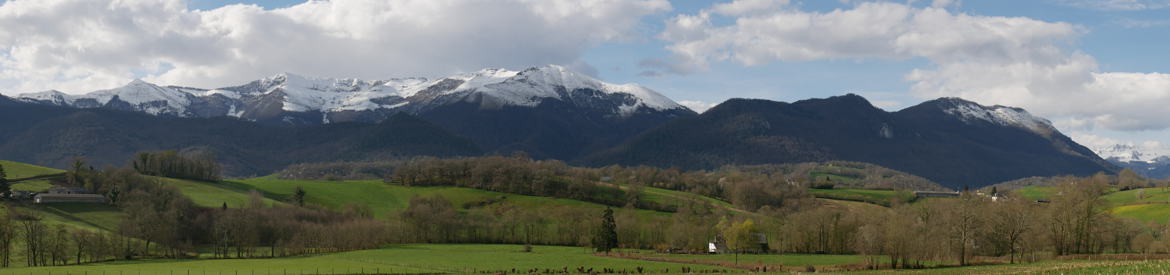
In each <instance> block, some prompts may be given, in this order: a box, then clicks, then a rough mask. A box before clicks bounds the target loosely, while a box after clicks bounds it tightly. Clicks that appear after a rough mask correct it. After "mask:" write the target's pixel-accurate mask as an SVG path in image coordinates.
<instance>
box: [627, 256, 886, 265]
mask: <svg viewBox="0 0 1170 275" xmlns="http://www.w3.org/2000/svg"><path fill="white" fill-rule="evenodd" d="M645 257H649V258H663V259H674V260H684V261H697V262H704V263H723V264H734V263H735V262H736V258H737V257H738V258H739V260H738V261H739V263H740V264H765V265H783V266H801V267H803V266H804V265H814V266H827V265H843V264H857V263H862V260H863V258H862V256H859V255H805V254H779V255H773V254H741V255H738V256H737V255H734V254H713V255H707V254H649V255H645Z"/></svg>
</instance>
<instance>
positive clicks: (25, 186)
mask: <svg viewBox="0 0 1170 275" xmlns="http://www.w3.org/2000/svg"><path fill="white" fill-rule="evenodd" d="M52 187H53V184H52V183H49V180H43V179H40V180H26V181H20V182H17V183H13V184H12V190H21V191H34V192H40V191H45V190H49V188H52Z"/></svg>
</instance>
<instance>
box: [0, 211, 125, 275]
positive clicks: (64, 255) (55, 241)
mask: <svg viewBox="0 0 1170 275" xmlns="http://www.w3.org/2000/svg"><path fill="white" fill-rule="evenodd" d="M136 242H139V241H138V240H134V239H132V238H129V237H126V236H123V235H119V234H113V233H108V232H93V231H89V230H81V229H70V228H68V227H66V226H64V225H55V226H52V225H48V224H46V223H44V222H43V218H42V217H41V216H40V215H39V214H37V213H36V212H28V211H24V210H21V209H19V208H13V207H9V208H8V211H7V213H6V214H5V215H3V216H0V266H3V267H8V266H10V265H12V264H13V258H15V256H16V252H17V251H20V252H23V254H22V255H23V256H24V258H25V260H26V261H27V262H26V263H25V264H26V265H27V266H51V265H67V264H82V263H94V262H102V261H109V260H115V259H124V258H130V257H131V256H132V254H131V253H133V252H134V251H133V250H131V249H129V248H130V247H131V246H132V245H133V244H134V243H136ZM18 244H19V246H18Z"/></svg>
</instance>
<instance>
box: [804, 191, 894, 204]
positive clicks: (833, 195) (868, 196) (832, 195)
mask: <svg viewBox="0 0 1170 275" xmlns="http://www.w3.org/2000/svg"><path fill="white" fill-rule="evenodd" d="M808 192H809V193H810V194H812V195H813V196H815V197H817V198H823V199H830V200H843V201H855V202H864V203H872V204H877V205H883V206H889V205H890V204H891V203H892V202H893V201H894V200H900V201H903V202H909V201H913V200H914V194H913V193H910V192H905V191H893V190H867V189H809V190H808Z"/></svg>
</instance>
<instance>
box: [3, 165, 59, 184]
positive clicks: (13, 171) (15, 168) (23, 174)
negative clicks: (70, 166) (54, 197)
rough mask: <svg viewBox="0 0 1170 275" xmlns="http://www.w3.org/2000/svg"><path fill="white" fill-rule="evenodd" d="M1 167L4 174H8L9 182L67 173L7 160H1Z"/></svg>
mask: <svg viewBox="0 0 1170 275" xmlns="http://www.w3.org/2000/svg"><path fill="white" fill-rule="evenodd" d="M0 165H3V166H4V172H5V173H7V174H8V179H9V180H14V179H23V178H28V177H35V176H43V175H52V174H60V173H65V170H60V169H53V168H48V167H41V166H36V165H32V164H25V163H19V162H12V161H7V160H0Z"/></svg>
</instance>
